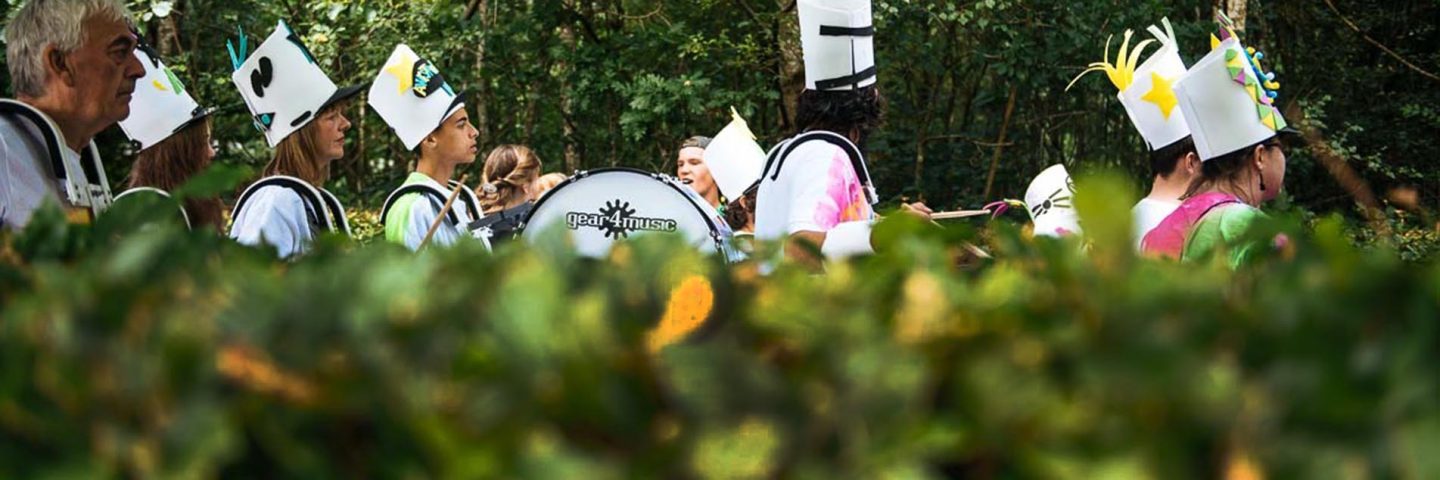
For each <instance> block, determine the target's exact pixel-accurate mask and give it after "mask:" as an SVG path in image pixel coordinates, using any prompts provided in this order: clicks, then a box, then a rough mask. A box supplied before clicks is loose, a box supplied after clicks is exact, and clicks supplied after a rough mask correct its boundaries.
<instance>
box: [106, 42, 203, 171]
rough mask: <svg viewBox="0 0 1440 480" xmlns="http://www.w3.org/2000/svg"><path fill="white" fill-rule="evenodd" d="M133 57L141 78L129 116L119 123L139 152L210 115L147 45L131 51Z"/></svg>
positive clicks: (136, 83) (137, 84)
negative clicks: (138, 64) (138, 148)
mask: <svg viewBox="0 0 1440 480" xmlns="http://www.w3.org/2000/svg"><path fill="white" fill-rule="evenodd" d="M135 57H136V58H139V59H140V64H141V65H144V66H145V76H144V77H142V78H141V79H140V80H137V81H135V93H134V95H133V96H131V97H130V116H128V117H125V120H123V121H121V122H120V129H121V130H124V131H125V136H127V137H130V139H131V140H134V141H135V142H136V143H139V144H140V149H141V150H145V149H147V148H150V147H153V146H155V144H157V143H160V142H162V141H164V140H165V139H167V138H170V136H171V135H174V134H175V133H176V132H179V131H180V130H181V129H183V128H185V127H186V126H189V125H190V124H191V123H194V122H196V121H199V120H201V119H204V118H205V117H207V116H209V115H210V113H211V112H214V109H209V108H203V107H201V106H200V104H199V103H196V102H195V99H194V98H193V97H191V96H190V91H189V90H186V89H185V84H184V83H182V82H180V78H179V77H176V76H175V72H172V71H170V67H168V66H166V65H165V62H162V61H160V56H159V55H158V54H156V53H155V51H154V50H151V49H150V48H149V46H148V45H143V44H142V45H141V47H140V48H137V49H135Z"/></svg>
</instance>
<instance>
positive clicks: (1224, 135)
mask: <svg viewBox="0 0 1440 480" xmlns="http://www.w3.org/2000/svg"><path fill="white" fill-rule="evenodd" d="M1218 20H1219V22H1220V24H1221V30H1220V37H1218V38H1217V37H1211V47H1212V48H1213V49H1212V50H1211V51H1210V53H1209V54H1207V55H1205V57H1204V58H1201V59H1200V60H1199V61H1197V62H1195V65H1193V66H1191V67H1190V72H1189V73H1188V74H1186V75H1185V77H1183V78H1181V79H1180V81H1179V82H1177V83H1176V85H1175V94H1176V96H1177V97H1178V99H1179V101H1180V110H1181V112H1183V113H1184V114H1185V121H1186V122H1187V123H1188V124H1189V125H1190V130H1191V136H1192V137H1193V138H1194V139H1195V151H1196V152H1197V153H1198V154H1199V155H1200V160H1202V161H1205V160H1212V159H1215V158H1218V157H1221V156H1224V155H1226V154H1229V153H1233V152H1236V151H1239V150H1241V149H1245V148H1248V147H1252V146H1255V145H1258V144H1260V143H1263V142H1265V141H1266V140H1269V139H1271V138H1274V137H1275V136H1277V134H1279V133H1288V132H1289V131H1291V130H1290V129H1289V128H1287V127H1288V124H1287V123H1286V122H1285V117H1283V116H1281V114H1280V110H1279V109H1278V108H1276V104H1277V103H1276V102H1277V100H1278V98H1279V93H1278V91H1279V89H1280V84H1279V83H1278V82H1276V81H1275V74H1274V73H1267V72H1265V71H1264V70H1263V69H1262V68H1261V66H1260V60H1262V59H1263V58H1265V55H1264V54H1262V53H1260V52H1258V51H1256V50H1255V49H1254V48H1246V47H1245V46H1244V45H1242V44H1241V43H1240V37H1239V36H1237V35H1235V31H1234V30H1233V29H1232V28H1231V26H1230V25H1231V23H1230V20H1229V19H1228V18H1225V17H1224V15H1221V16H1220V17H1219V19H1218Z"/></svg>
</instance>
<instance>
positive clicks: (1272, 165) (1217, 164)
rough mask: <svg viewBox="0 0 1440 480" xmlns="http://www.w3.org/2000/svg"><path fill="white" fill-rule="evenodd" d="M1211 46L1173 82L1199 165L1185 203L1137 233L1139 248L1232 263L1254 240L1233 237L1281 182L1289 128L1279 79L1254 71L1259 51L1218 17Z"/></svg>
mask: <svg viewBox="0 0 1440 480" xmlns="http://www.w3.org/2000/svg"><path fill="white" fill-rule="evenodd" d="M1220 21H1221V24H1222V29H1221V32H1220V38H1216V37H1211V45H1212V47H1213V49H1212V50H1211V52H1210V53H1209V54H1208V55H1206V56H1205V57H1204V58H1201V59H1200V61H1198V62H1195V65H1194V66H1192V67H1191V68H1190V71H1189V73H1187V74H1186V75H1185V76H1184V77H1183V78H1181V79H1180V81H1179V82H1177V83H1176V85H1175V94H1176V96H1177V98H1178V99H1179V105H1180V110H1181V111H1182V112H1183V113H1184V114H1185V120H1186V122H1187V123H1189V125H1190V129H1191V134H1192V136H1193V138H1194V141H1195V149H1196V151H1197V153H1198V155H1199V156H1200V160H1201V161H1202V162H1204V163H1203V166H1202V169H1201V176H1200V178H1199V179H1197V180H1196V181H1195V183H1194V184H1192V185H1191V187H1190V189H1189V191H1188V192H1187V193H1186V199H1185V201H1184V202H1183V203H1182V204H1181V205H1180V207H1178V208H1177V209H1176V210H1175V212H1174V213H1172V214H1170V216H1168V217H1166V218H1165V220H1163V221H1162V222H1161V223H1160V225H1159V226H1157V227H1156V228H1155V229H1154V230H1151V231H1150V233H1149V234H1147V235H1146V236H1145V239H1144V241H1143V244H1142V245H1143V249H1144V251H1145V252H1147V253H1150V254H1153V255H1159V256H1164V257H1170V258H1178V259H1186V260H1188V259H1196V258H1201V257H1204V256H1207V255H1210V254H1211V253H1213V252H1216V251H1218V250H1221V249H1226V248H1228V249H1229V251H1230V255H1231V256H1230V259H1229V260H1230V263H1231V265H1232V266H1238V265H1239V264H1240V263H1242V262H1243V261H1244V260H1245V259H1246V258H1248V257H1249V256H1250V255H1252V254H1254V253H1255V252H1257V251H1258V249H1259V248H1263V246H1261V245H1250V244H1243V243H1237V242H1240V240H1242V238H1243V235H1244V233H1245V232H1246V230H1248V229H1249V227H1250V226H1251V225H1252V224H1253V223H1254V222H1255V221H1256V220H1257V219H1259V218H1262V217H1264V213H1262V212H1261V211H1260V209H1259V206H1260V205H1261V204H1263V203H1264V202H1266V201H1269V200H1271V199H1274V198H1275V196H1276V195H1278V194H1279V193H1280V190H1281V188H1282V187H1283V186H1284V183H1285V151H1284V148H1283V146H1282V145H1281V143H1280V135H1281V134H1290V133H1293V132H1294V130H1292V129H1290V128H1288V126H1287V124H1286V122H1285V118H1284V117H1283V116H1281V114H1280V110H1279V109H1277V108H1276V107H1275V102H1276V99H1277V98H1278V93H1277V90H1278V89H1279V88H1280V85H1279V83H1276V82H1275V75H1274V74H1273V73H1267V72H1265V71H1264V70H1262V69H1261V66H1260V60H1261V59H1263V58H1264V55H1263V54H1261V53H1259V52H1257V51H1255V49H1253V48H1245V46H1244V45H1242V44H1241V43H1240V38H1239V37H1238V36H1236V35H1235V32H1234V31H1233V30H1231V29H1230V28H1229V25H1230V22H1229V21H1228V19H1226V18H1224V17H1223V16H1222V17H1221V18H1220Z"/></svg>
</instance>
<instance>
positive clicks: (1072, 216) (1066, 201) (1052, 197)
mask: <svg viewBox="0 0 1440 480" xmlns="http://www.w3.org/2000/svg"><path fill="white" fill-rule="evenodd" d="M1025 205H1026V207H1028V208H1029V209H1030V219H1031V220H1032V221H1034V223H1035V235H1037V236H1042V237H1063V236H1066V235H1078V234H1079V233H1080V232H1081V230H1080V215H1079V214H1078V213H1076V212H1075V183H1074V182H1073V181H1071V179H1070V172H1068V171H1066V170H1065V166H1064V165H1060V164H1056V165H1051V166H1050V168H1046V169H1045V170H1044V171H1042V172H1040V174H1039V175H1036V176H1035V180H1033V181H1031V182H1030V188H1028V189H1026V190H1025Z"/></svg>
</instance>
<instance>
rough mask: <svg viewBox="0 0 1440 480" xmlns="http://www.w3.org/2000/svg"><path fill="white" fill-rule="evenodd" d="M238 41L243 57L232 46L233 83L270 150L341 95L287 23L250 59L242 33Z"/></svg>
mask: <svg viewBox="0 0 1440 480" xmlns="http://www.w3.org/2000/svg"><path fill="white" fill-rule="evenodd" d="M239 40H240V41H239V50H238V52H237V50H236V49H235V47H234V45H233V44H232V45H230V47H231V50H230V60H231V62H232V63H233V64H234V67H235V73H234V74H232V75H230V80H232V81H234V82H235V87H236V88H239V89H240V96H241V97H243V98H244V99H245V106H247V107H249V108H250V115H251V117H252V119H253V120H254V121H255V126H256V128H259V129H260V131H261V132H264V133H265V140H266V141H267V142H269V143H270V146H271V147H274V146H276V145H279V144H280V141H281V140H284V139H285V137H288V136H290V134H292V133H295V132H296V131H298V130H300V129H301V128H303V127H304V126H305V125H306V124H308V123H310V121H311V120H314V119H315V117H316V116H318V115H319V114H320V110H322V109H324V107H325V106H326V105H328V104H330V103H332V97H335V96H336V94H337V93H340V89H339V88H337V87H336V86H335V83H334V82H331V81H330V77H327V76H326V75H325V72H324V71H323V70H320V65H319V64H317V63H316V62H315V56H314V55H312V54H311V53H310V49H309V48H306V47H305V44H304V43H303V42H301V40H300V36H299V35H297V34H296V33H295V32H294V31H292V30H290V27H289V26H288V25H286V24H285V22H284V21H280V22H279V23H278V24H277V25H275V32H274V33H271V34H270V37H269V38H266V39H265V42H264V43H261V44H260V48H257V49H255V52H254V53H251V54H249V56H248V57H247V56H246V53H247V52H246V47H247V42H248V41H247V39H246V38H245V36H244V34H243V33H242V34H241V35H240V39H239ZM242 62H243V63H242Z"/></svg>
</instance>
